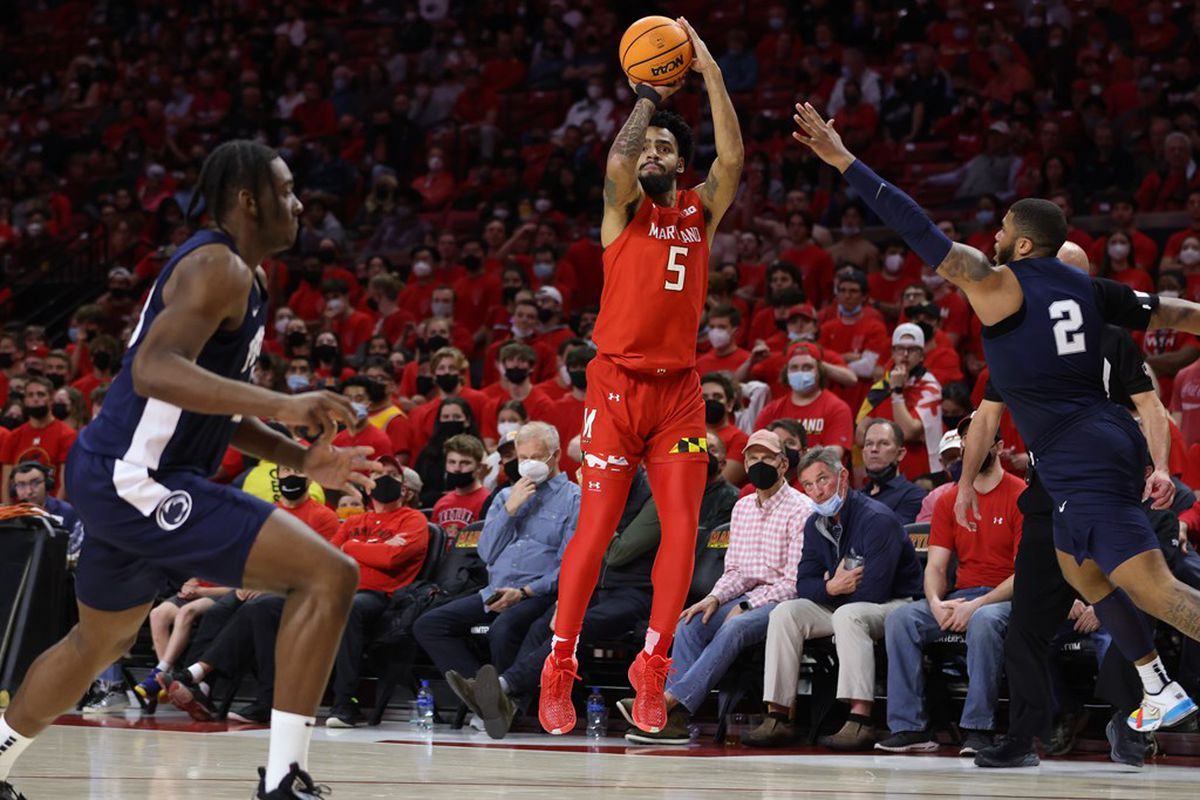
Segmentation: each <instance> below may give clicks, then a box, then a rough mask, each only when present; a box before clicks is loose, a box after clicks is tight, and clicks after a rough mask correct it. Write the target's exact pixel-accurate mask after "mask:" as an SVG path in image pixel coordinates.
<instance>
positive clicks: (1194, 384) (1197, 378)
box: [1171, 361, 1200, 447]
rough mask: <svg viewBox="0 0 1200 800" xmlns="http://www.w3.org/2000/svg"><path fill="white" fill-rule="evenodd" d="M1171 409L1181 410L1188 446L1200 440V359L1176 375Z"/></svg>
mask: <svg viewBox="0 0 1200 800" xmlns="http://www.w3.org/2000/svg"><path fill="white" fill-rule="evenodd" d="M1171 410H1172V411H1178V412H1179V415H1180V417H1179V419H1180V427H1182V428H1183V439H1184V441H1185V442H1187V444H1188V446H1189V447H1190V446H1192V445H1193V444H1196V443H1197V442H1200V361H1195V362H1193V363H1192V364H1189V365H1188V366H1186V367H1184V368H1183V369H1181V370H1179V372H1178V373H1177V374H1176V375H1175V385H1174V389H1173V390H1172V392H1171Z"/></svg>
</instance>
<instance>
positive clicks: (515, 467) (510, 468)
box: [504, 458, 521, 483]
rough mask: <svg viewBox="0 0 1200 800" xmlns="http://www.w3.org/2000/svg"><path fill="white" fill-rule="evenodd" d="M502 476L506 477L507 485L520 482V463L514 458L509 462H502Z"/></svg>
mask: <svg viewBox="0 0 1200 800" xmlns="http://www.w3.org/2000/svg"><path fill="white" fill-rule="evenodd" d="M504 474H505V476H507V477H508V482H509V483H516V482H517V481H519V480H521V462H520V460H519V459H516V458H514V459H513V460H511V461H505V462H504Z"/></svg>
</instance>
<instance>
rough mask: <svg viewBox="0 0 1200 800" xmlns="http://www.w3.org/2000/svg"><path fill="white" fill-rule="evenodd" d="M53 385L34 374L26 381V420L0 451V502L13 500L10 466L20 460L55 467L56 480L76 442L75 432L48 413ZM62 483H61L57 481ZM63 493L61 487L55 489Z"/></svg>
mask: <svg viewBox="0 0 1200 800" xmlns="http://www.w3.org/2000/svg"><path fill="white" fill-rule="evenodd" d="M52 393H53V387H52V385H51V383H50V381H49V380H47V379H46V378H43V377H41V376H34V377H32V378H29V379H28V380H27V381H26V382H25V396H24V398H23V400H22V408H23V410H24V412H25V416H26V417H27V418H28V420H29V421H28V422H26V423H24V424H22V425H19V426H18V427H16V428H14V429H13V430H12V431H11V432H10V433H9V435H8V438H7V439H6V440H5V442H4V445H3V446H4V450H3V452H0V464H2V465H3V467H2V468H0V490H2V491H3V498H2V499H3V502H5V503H9V502H12V499H11V498H12V494H11V492H10V489H9V477H10V476H11V475H12V470H13V466H14V465H16V464H19V463H21V462H22V461H36V462H38V463H40V464H44V465H45V466H47V467H49V468H51V469H52V470H54V476H55V478H56V479H59V478H61V476H62V474H63V466H64V465H65V464H66V461H67V453H68V452H69V451H70V449H71V445H72V444H74V443H75V431H74V430H72V429H71V427H70V426H69V425H67V424H66V423H65V422H62V421H60V420H57V419H55V418H54V416H53V415H52V414H51V413H50V405H51V403H50V398H51V395H52ZM59 485H60V486H61V482H60V483H59ZM58 496H60V497H61V496H62V490H61V489H59V490H58Z"/></svg>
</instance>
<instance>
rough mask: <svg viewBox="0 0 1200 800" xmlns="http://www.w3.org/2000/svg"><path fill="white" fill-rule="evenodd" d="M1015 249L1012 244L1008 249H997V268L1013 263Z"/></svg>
mask: <svg viewBox="0 0 1200 800" xmlns="http://www.w3.org/2000/svg"><path fill="white" fill-rule="evenodd" d="M1014 249H1015V248H1014V246H1013V245H1011V244H1010V245H1008V247H997V248H996V258H995V261H996V266H997V267H1002V266H1004V265H1005V264H1007V263H1008V262H1009V261H1012V257H1013V250H1014Z"/></svg>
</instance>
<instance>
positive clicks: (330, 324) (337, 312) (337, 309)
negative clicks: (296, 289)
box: [321, 280, 375, 356]
mask: <svg viewBox="0 0 1200 800" xmlns="http://www.w3.org/2000/svg"><path fill="white" fill-rule="evenodd" d="M321 293H322V295H323V296H324V298H325V310H324V312H323V320H324V324H325V326H326V327H327V328H328V329H329V330H332V331H333V332H334V333H335V334H337V337H338V339H339V340H341V343H342V354H343V355H347V356H351V355H354V354H355V353H357V352H358V349H359V347H360V346H362V345H363V344H365V343H366V341H367V339H370V338H371V334H372V333H374V330H375V325H374V324H373V323H372V321H371V318H370V317H369V316H368V315H366V314H364V313H363V312H361V311H355V310H354V309H353V308H352V307H351V305H350V303H349V299H348V298H349V293H350V290H349V287H348V286H347V285H346V283H345V281H340V280H331V281H325V283H323V284H321Z"/></svg>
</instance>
